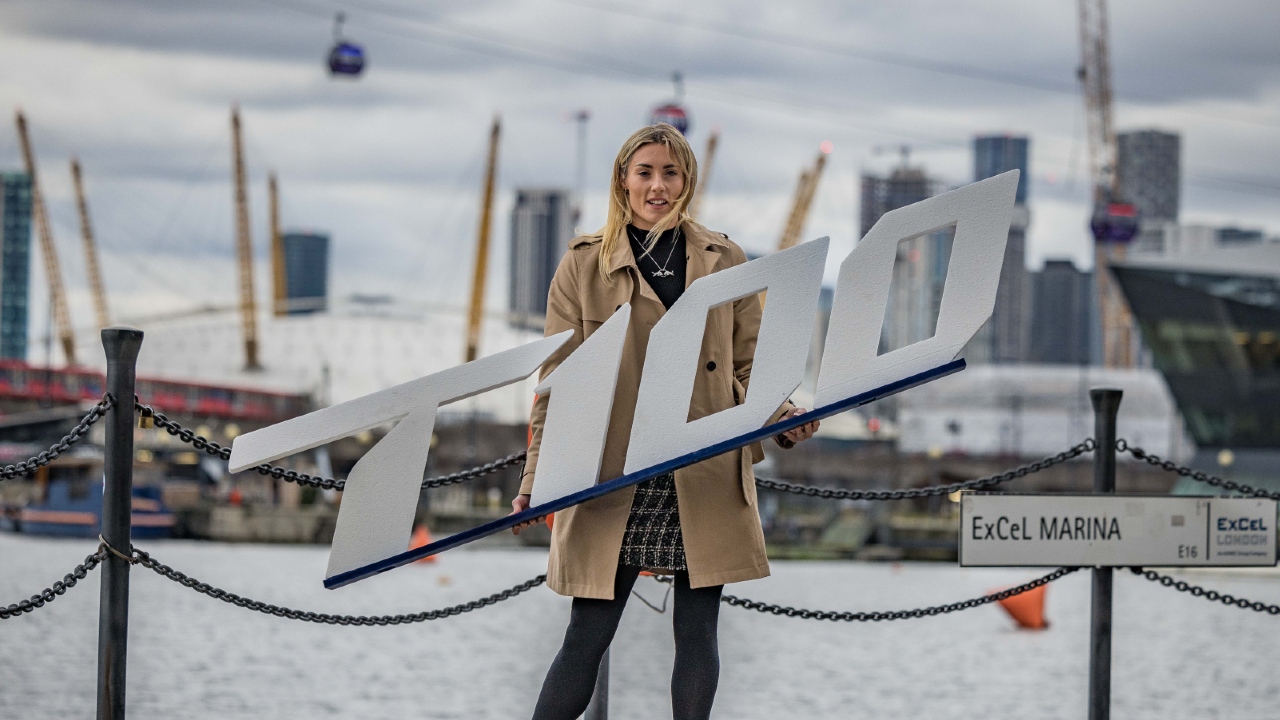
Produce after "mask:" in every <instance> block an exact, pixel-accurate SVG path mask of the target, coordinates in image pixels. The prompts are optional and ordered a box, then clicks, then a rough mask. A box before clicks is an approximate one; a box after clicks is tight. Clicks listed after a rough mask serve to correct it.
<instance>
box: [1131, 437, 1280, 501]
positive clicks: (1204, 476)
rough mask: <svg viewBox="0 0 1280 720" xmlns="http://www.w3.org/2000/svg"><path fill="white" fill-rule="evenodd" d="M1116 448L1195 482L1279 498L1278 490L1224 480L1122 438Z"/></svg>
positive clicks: (1256, 495)
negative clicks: (1167, 458)
mask: <svg viewBox="0 0 1280 720" xmlns="http://www.w3.org/2000/svg"><path fill="white" fill-rule="evenodd" d="M1116 450H1118V451H1120V452H1127V453H1129V454H1130V455H1132V456H1134V457H1135V458H1137V459H1139V460H1144V461H1146V463H1147V464H1148V465H1154V466H1155V467H1158V468H1160V469H1161V470H1164V471H1166V472H1171V473H1174V474H1177V475H1180V476H1182V477H1189V478H1191V479H1192V480H1195V481H1196V482H1202V483H1205V484H1207V485H1212V486H1214V487H1220V488H1222V489H1223V490H1228V491H1230V492H1238V493H1240V494H1241V495H1249V496H1251V497H1260V498H1270V499H1272V500H1280V492H1275V491H1273V490H1265V489H1263V488H1256V487H1253V486H1251V485H1245V484H1244V483H1238V482H1236V481H1234V480H1226V479H1224V478H1220V477H1218V476H1216V475H1210V474H1208V473H1206V472H1202V471H1200V470H1196V469H1194V468H1189V467H1187V466H1185V465H1179V464H1177V463H1175V462H1173V461H1172V460H1165V459H1164V458H1162V457H1160V456H1159V455H1156V454H1155V453H1149V452H1147V451H1146V450H1143V449H1142V448H1140V447H1134V446H1133V445H1130V444H1129V443H1128V441H1126V440H1125V439H1124V438H1121V439H1119V440H1116Z"/></svg>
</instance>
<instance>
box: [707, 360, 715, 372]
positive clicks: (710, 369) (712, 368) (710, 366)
mask: <svg viewBox="0 0 1280 720" xmlns="http://www.w3.org/2000/svg"><path fill="white" fill-rule="evenodd" d="M715 369H716V361H715V360H708V361H707V372H713V371H715Z"/></svg>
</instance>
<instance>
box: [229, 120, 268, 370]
mask: <svg viewBox="0 0 1280 720" xmlns="http://www.w3.org/2000/svg"><path fill="white" fill-rule="evenodd" d="M231 173H232V182H233V184H234V186H235V213H236V260H238V261H239V265H240V320H241V324H242V326H243V330H244V369H245V370H261V369H262V365H261V364H260V363H259V362H258V313H257V306H256V305H255V304H254V299H253V238H252V236H251V235H250V234H249V194H248V190H247V189H246V187H245V173H244V150H243V148H242V142H241V137H240V107H239V106H238V105H232V106H231Z"/></svg>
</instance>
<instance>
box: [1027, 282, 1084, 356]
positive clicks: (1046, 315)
mask: <svg viewBox="0 0 1280 720" xmlns="http://www.w3.org/2000/svg"><path fill="white" fill-rule="evenodd" d="M1031 289H1032V307H1033V308H1034V316H1033V318H1032V323H1031V352H1030V360H1031V361H1032V362H1036V363H1047V364H1053V365H1087V364H1090V361H1091V354H1092V353H1091V351H1090V349H1091V347H1092V345H1091V343H1090V337H1091V336H1092V334H1093V333H1094V332H1096V331H1095V330H1094V329H1093V327H1092V322H1091V318H1092V317H1093V305H1094V291H1093V273H1090V272H1084V271H1081V270H1077V269H1076V266H1075V264H1074V263H1072V262H1071V261H1070V260H1046V261H1045V263H1044V268H1043V269H1042V270H1040V271H1039V272H1037V273H1032V280H1031Z"/></svg>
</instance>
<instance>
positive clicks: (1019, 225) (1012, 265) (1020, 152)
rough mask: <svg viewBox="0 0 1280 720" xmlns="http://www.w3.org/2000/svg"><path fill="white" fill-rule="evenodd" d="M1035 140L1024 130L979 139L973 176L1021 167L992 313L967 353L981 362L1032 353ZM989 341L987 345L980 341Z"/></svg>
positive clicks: (1012, 360)
mask: <svg viewBox="0 0 1280 720" xmlns="http://www.w3.org/2000/svg"><path fill="white" fill-rule="evenodd" d="M1029 146H1030V141H1029V140H1028V139H1027V138H1026V137H1023V136H1015V135H989V136H980V137H976V138H974V139H973V180H974V182H977V181H979V180H985V179H987V178H989V177H994V176H996V175H999V174H1000V173H1004V172H1008V171H1010V170H1019V171H1021V175H1020V176H1019V178H1018V190H1017V194H1016V195H1015V196H1014V203H1015V206H1014V212H1013V222H1012V223H1011V224H1010V226H1009V241H1008V242H1007V243H1006V244H1005V250H1004V264H1003V265H1002V266H1001V268H1000V285H999V288H998V289H997V291H996V305H995V308H994V309H993V310H992V313H991V319H990V320H989V321H988V322H987V325H986V326H985V327H984V328H983V330H982V331H981V332H980V333H979V334H978V336H977V337H976V338H975V342H974V343H970V346H969V350H970V351H971V352H970V353H967V354H966V357H970V356H972V359H973V360H974V361H977V362H981V361H983V360H984V359H985V360H987V361H989V362H994V363H1020V362H1026V361H1027V360H1029V359H1030V353H1031V302H1030V301H1031V280H1030V277H1029V276H1028V274H1027V226H1028V225H1029V224H1030V220H1031V216H1030V213H1029V212H1028V211H1027V204H1026V203H1027V185H1028V183H1029V180H1030V178H1029V177H1028V173H1027V158H1028V150H1029ZM981 344H985V345H986V347H978V345H981Z"/></svg>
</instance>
